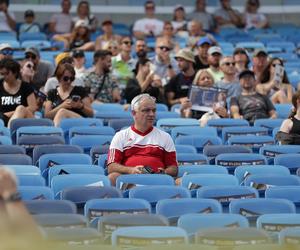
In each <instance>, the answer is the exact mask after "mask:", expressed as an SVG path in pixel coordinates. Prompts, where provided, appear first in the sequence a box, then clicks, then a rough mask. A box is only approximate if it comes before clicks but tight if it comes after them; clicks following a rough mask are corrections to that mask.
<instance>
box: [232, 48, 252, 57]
mask: <svg viewBox="0 0 300 250" xmlns="http://www.w3.org/2000/svg"><path fill="white" fill-rule="evenodd" d="M236 54H244V55H247V56H248V57H249V55H248V52H247V50H246V49H244V48H235V50H234V51H233V55H236Z"/></svg>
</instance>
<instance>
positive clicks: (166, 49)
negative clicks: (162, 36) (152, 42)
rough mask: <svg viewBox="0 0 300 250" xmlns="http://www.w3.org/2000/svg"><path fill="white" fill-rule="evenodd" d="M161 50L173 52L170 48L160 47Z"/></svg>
mask: <svg viewBox="0 0 300 250" xmlns="http://www.w3.org/2000/svg"><path fill="white" fill-rule="evenodd" d="M159 49H160V50H162V51H170V50H171V49H170V48H169V47H167V46H160V47H159Z"/></svg>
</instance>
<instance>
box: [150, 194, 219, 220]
mask: <svg viewBox="0 0 300 250" xmlns="http://www.w3.org/2000/svg"><path fill="white" fill-rule="evenodd" d="M156 213H157V214H159V215H163V216H164V217H166V218H167V219H168V221H169V222H170V224H171V225H176V224H177V220H178V218H179V217H180V216H181V215H184V214H191V213H205V214H207V213H222V206H221V204H220V203H219V202H218V201H216V200H213V199H194V198H182V199H164V200H160V201H158V202H157V204H156Z"/></svg>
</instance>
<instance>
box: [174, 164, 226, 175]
mask: <svg viewBox="0 0 300 250" xmlns="http://www.w3.org/2000/svg"><path fill="white" fill-rule="evenodd" d="M189 174H228V170H227V168H225V167H222V166H217V165H183V166H180V167H178V174H177V176H178V177H182V176H184V175H189Z"/></svg>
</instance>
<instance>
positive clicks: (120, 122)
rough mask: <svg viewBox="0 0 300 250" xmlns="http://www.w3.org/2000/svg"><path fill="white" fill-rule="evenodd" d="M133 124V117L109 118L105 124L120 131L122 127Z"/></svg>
mask: <svg viewBox="0 0 300 250" xmlns="http://www.w3.org/2000/svg"><path fill="white" fill-rule="evenodd" d="M131 124H133V118H132V117H130V118H121V119H109V121H108V123H107V125H108V126H110V127H112V128H114V130H115V131H116V132H117V131H120V130H121V129H123V128H126V127H129V126H130V125H131Z"/></svg>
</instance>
